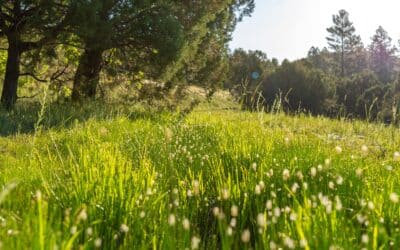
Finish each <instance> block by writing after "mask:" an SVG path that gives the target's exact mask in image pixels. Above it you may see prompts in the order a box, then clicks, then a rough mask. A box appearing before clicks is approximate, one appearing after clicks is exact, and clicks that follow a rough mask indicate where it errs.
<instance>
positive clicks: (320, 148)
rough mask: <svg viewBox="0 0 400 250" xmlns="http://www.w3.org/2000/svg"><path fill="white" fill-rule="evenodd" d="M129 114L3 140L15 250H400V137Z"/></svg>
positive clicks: (307, 121) (219, 114) (210, 114)
mask: <svg viewBox="0 0 400 250" xmlns="http://www.w3.org/2000/svg"><path fill="white" fill-rule="evenodd" d="M96 108H97V107H92V109H93V110H92V111H93V112H96ZM67 110H68V109H67V108H64V109H61V110H60V113H57V115H56V116H59V117H57V120H62V119H63V113H62V112H66V113H68V112H67ZM54 111H55V112H56V111H57V110H54ZM130 112H131V113H129V114H127V113H126V112H125V113H124V112H122V111H121V112H116V113H115V114H114V115H112V116H111V115H110V116H106V115H102V116H101V117H97V118H96V117H95V118H90V117H88V119H87V120H86V121H84V122H79V121H76V122H73V123H69V126H67V127H64V128H63V127H62V126H56V127H54V128H51V126H48V127H44V128H43V129H41V130H37V131H36V133H30V134H29V133H28V134H25V135H24V134H20V135H16V136H12V135H10V136H9V137H7V138H0V152H1V155H0V184H1V186H2V190H1V192H0V242H1V243H0V244H1V245H2V246H3V248H4V249H29V248H34V249H55V247H58V249H79V248H81V249H95V248H103V249H115V248H124V249H149V248H161V249H186V248H188V249H196V248H200V249H216V248H220V249H244V248H256V249H278V248H283V249H300V248H304V249H361V248H366V249H379V248H383V249H396V248H399V247H400V232H399V229H400V225H399V223H400V221H399V219H400V207H399V196H398V195H400V179H399V173H400V170H399V168H400V163H399V162H400V154H399V153H398V151H400V133H398V128H394V127H387V126H384V125H378V124H367V123H364V122H352V123H350V122H344V121H339V120H335V121H332V120H328V119H326V118H310V117H306V116H301V115H300V116H293V117H289V116H284V115H280V114H277V115H268V114H258V113H245V112H238V111H212V109H210V107H205V106H202V107H199V108H198V109H197V110H195V111H194V112H192V113H191V114H190V115H188V116H187V117H186V118H184V119H182V116H180V115H178V114H173V113H158V114H156V113H151V114H148V115H145V113H142V115H140V116H139V115H137V116H135V115H133V114H134V111H130ZM71 113H72V111H71ZM109 114H110V113H109ZM105 118H107V119H105ZM46 119H47V121H49V120H51V119H49V118H45V119H44V121H46Z"/></svg>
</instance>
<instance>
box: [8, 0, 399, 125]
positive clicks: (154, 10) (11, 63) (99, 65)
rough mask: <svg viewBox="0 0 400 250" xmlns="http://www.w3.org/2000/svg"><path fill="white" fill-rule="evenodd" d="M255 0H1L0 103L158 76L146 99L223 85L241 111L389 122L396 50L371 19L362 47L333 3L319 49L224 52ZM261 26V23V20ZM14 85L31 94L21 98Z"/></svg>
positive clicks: (70, 94)
mask: <svg viewBox="0 0 400 250" xmlns="http://www.w3.org/2000/svg"><path fill="white" fill-rule="evenodd" d="M254 7H255V4H254V0H221V1H214V0H204V1H197V0H185V1H176V0H162V1H156V0H140V1H134V0H92V1H88V0H54V1H48V0H12V1H10V0H0V80H1V81H2V83H1V86H0V89H1V90H2V94H1V105H2V106H3V107H4V108H5V109H8V110H12V109H13V107H14V105H15V103H16V102H17V100H18V99H20V98H23V97H32V96H35V95H37V94H39V93H41V91H43V88H42V87H41V86H43V85H47V86H49V87H50V90H51V93H52V95H53V96H54V97H55V98H64V99H66V100H69V101H74V102H80V101H83V100H87V99H94V98H96V97H98V96H99V95H104V87H107V88H109V89H111V88H113V87H114V86H118V85H122V84H125V85H128V86H131V87H132V88H133V89H136V90H137V89H140V88H141V87H142V86H143V82H147V83H148V82H150V83H157V84H158V85H157V86H158V87H157V89H156V91H155V92H151V93H152V94H151V95H153V96H152V98H156V97H161V98H162V96H163V95H165V94H166V93H168V92H169V91H172V89H175V90H176V88H179V87H182V86H187V85H199V86H201V87H203V88H205V89H206V90H207V91H208V93H209V94H210V95H211V94H212V93H213V92H214V91H215V90H216V89H217V88H219V87H222V88H225V89H229V90H230V91H231V93H233V95H234V96H235V97H236V98H237V100H238V101H239V102H240V103H241V104H242V105H243V107H245V108H247V109H257V110H259V109H260V108H262V109H263V110H267V111H270V110H272V109H274V108H276V105H277V104H279V107H280V108H283V109H284V110H285V111H287V112H299V111H300V112H310V113H311V114H322V115H327V116H331V117H337V116H340V117H343V116H345V117H349V118H363V119H371V120H372V119H379V120H381V121H385V122H397V121H398V113H399V108H400V58H399V57H398V54H397V52H398V50H397V47H396V45H397V44H396V42H394V41H392V39H391V38H390V36H389V34H388V33H387V32H386V31H385V30H384V28H383V27H378V28H377V30H376V33H375V34H373V36H372V38H371V41H369V42H368V45H365V44H364V43H363V41H362V40H361V37H360V36H359V35H357V32H356V28H355V27H354V25H353V23H352V22H351V21H350V18H349V13H347V12H346V11H345V10H340V11H339V13H338V14H336V15H334V16H333V24H332V26H331V27H328V28H327V33H328V36H327V47H324V48H322V49H320V48H317V47H312V48H311V49H310V50H309V52H308V55H307V56H306V58H303V59H300V60H296V61H293V62H290V61H288V60H284V61H283V62H281V63H279V62H278V60H276V59H268V58H267V55H266V54H265V53H264V52H261V51H244V50H243V49H237V50H235V51H233V52H231V51H230V50H229V47H228V43H229V41H230V40H231V36H232V32H233V30H234V28H235V26H236V24H237V23H238V22H239V21H241V20H242V18H243V17H245V16H249V15H251V13H252V12H253V10H254ZM265 29H268V27H265ZM21 86H24V87H27V88H28V90H29V92H30V96H21V95H20V90H19V89H20V88H19V87H21Z"/></svg>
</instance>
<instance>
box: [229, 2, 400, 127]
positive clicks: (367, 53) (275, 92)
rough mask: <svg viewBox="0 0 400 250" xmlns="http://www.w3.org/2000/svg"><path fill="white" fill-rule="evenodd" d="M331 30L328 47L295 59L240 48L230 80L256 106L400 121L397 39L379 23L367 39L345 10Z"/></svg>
mask: <svg viewBox="0 0 400 250" xmlns="http://www.w3.org/2000/svg"><path fill="white" fill-rule="evenodd" d="M327 34H328V36H327V38H326V39H327V45H328V46H327V47H324V48H322V49H320V48H316V47H312V48H311V49H310V50H309V52H308V55H307V57H306V58H304V59H300V60H297V61H294V62H289V61H287V60H284V61H283V62H282V63H281V64H278V62H277V60H276V59H268V58H267V56H266V54H265V53H263V52H261V51H243V50H240V49H239V50H236V51H234V52H233V53H232V54H231V55H230V60H229V61H230V68H231V70H230V74H229V77H228V79H229V80H227V84H226V86H227V87H229V88H230V89H232V90H233V92H234V93H235V94H236V96H237V97H238V99H239V100H241V102H242V103H243V104H244V106H245V107H247V108H250V109H254V108H260V107H266V108H267V110H271V109H274V108H275V107H276V106H277V105H276V104H277V103H279V107H281V108H283V109H284V110H285V111H287V112H310V113H312V114H324V115H327V116H331V117H339V116H340V117H348V118H363V119H369V120H379V121H384V122H393V123H397V122H398V119H399V116H398V113H399V108H400V104H399V101H400V83H399V81H400V78H399V70H400V69H399V63H400V59H399V57H398V49H397V47H396V44H397V42H394V41H392V38H391V37H390V36H389V34H388V33H387V32H386V31H385V30H384V28H383V27H378V28H377V30H376V33H375V34H373V35H372V37H371V41H369V42H368V43H369V44H368V45H364V43H363V42H362V41H361V37H360V36H359V35H357V32H356V28H355V27H354V26H353V24H352V22H351V21H350V19H349V13H347V12H346V11H345V10H340V11H339V13H338V14H337V15H334V16H333V25H332V27H329V28H327ZM253 72H257V74H256V78H255V77H253V75H252V74H253ZM258 76H260V77H258ZM277 101H278V102H277Z"/></svg>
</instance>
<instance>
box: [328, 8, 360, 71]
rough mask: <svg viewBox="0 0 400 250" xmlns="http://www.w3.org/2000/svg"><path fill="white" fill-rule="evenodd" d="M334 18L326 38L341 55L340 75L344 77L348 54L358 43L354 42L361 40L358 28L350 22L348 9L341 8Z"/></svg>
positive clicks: (331, 46) (330, 45)
mask: <svg viewBox="0 0 400 250" xmlns="http://www.w3.org/2000/svg"><path fill="white" fill-rule="evenodd" d="M332 20H333V24H334V25H333V26H332V27H330V28H328V29H327V31H328V32H329V37H327V38H326V39H327V40H328V44H329V47H330V48H331V49H333V50H334V51H335V52H336V53H337V55H338V56H339V67H340V75H341V76H342V77H344V76H345V74H346V72H345V67H346V59H347V58H346V56H347V54H348V52H349V51H351V50H352V49H353V48H354V46H357V45H358V44H357V45H354V44H353V43H354V42H355V41H361V40H360V39H358V38H359V37H358V36H356V35H355V30H356V29H355V28H354V26H353V23H352V22H350V20H349V13H348V12H347V11H346V10H340V11H339V14H338V15H333V17H332Z"/></svg>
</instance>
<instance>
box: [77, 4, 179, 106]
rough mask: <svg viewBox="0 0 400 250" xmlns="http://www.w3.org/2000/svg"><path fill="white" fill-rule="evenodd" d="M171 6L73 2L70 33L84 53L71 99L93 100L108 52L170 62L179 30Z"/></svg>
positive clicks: (175, 47)
mask: <svg viewBox="0 0 400 250" xmlns="http://www.w3.org/2000/svg"><path fill="white" fill-rule="evenodd" d="M171 5H172V0H171V1H155V0H144V1H134V0H93V1H83V0H75V5H74V14H75V17H74V18H73V20H74V22H73V25H72V31H73V33H74V34H75V35H76V36H77V37H78V38H79V41H80V43H81V47H82V48H83V51H82V54H81V56H80V59H79V64H78V68H77V70H76V73H75V77H74V82H73V91H72V98H73V100H80V99H84V98H93V97H95V95H96V90H97V86H98V84H99V78H100V72H101V70H102V68H103V66H104V58H103V56H104V53H105V52H106V51H108V50H111V49H117V50H119V52H121V50H124V51H125V52H126V53H127V54H129V55H130V56H132V57H133V56H137V57H140V60H146V59H147V60H149V58H150V57H151V56H153V55H154V54H157V55H159V59H160V61H158V62H161V61H162V60H165V59H169V60H173V59H174V57H175V55H176V53H177V51H178V50H179V47H180V46H181V43H182V36H181V34H182V31H181V26H180V23H179V20H177V18H176V17H175V16H174V15H173V13H172V11H171ZM120 54H123V53H120ZM134 59H135V58H134ZM136 59H139V58H136ZM167 61H168V60H167ZM155 64H156V62H155ZM154 66H155V67H156V65H154Z"/></svg>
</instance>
